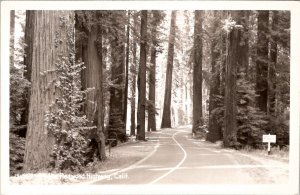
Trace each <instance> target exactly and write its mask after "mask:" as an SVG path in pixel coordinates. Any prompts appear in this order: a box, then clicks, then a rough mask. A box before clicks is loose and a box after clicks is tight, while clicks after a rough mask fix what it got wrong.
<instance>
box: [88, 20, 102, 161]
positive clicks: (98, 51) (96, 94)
mask: <svg viewBox="0 0 300 195" xmlns="http://www.w3.org/2000/svg"><path fill="white" fill-rule="evenodd" d="M87 36H88V38H87V45H86V48H85V49H86V50H85V51H84V55H83V61H84V65H85V69H84V70H83V72H82V73H83V80H82V87H83V89H84V90H86V89H88V88H93V90H92V91H90V92H88V93H87V96H86V101H85V106H84V111H85V114H86V116H87V118H88V119H89V121H91V122H92V123H93V125H95V126H97V129H95V132H94V135H93V136H92V137H94V138H95V140H96V142H97V144H98V151H99V158H100V159H101V160H105V159H106V154H105V137H104V118H103V112H102V110H103V89H102V88H103V87H102V83H103V80H102V78H103V76H102V33H101V29H100V27H99V26H97V25H91V29H90V32H88V35H87Z"/></svg>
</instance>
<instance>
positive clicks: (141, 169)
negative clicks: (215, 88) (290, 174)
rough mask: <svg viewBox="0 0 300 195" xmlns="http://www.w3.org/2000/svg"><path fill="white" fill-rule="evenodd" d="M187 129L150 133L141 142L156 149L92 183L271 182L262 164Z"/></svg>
mask: <svg viewBox="0 0 300 195" xmlns="http://www.w3.org/2000/svg"><path fill="white" fill-rule="evenodd" d="M190 132H191V129H189V128H177V129H166V130H162V131H159V132H155V133H152V135H154V137H151V139H149V141H148V142H144V143H143V144H156V150H155V151H154V152H153V153H152V154H150V155H149V156H147V157H146V158H145V159H144V160H143V161H142V162H139V163H137V164H134V165H132V166H131V167H129V168H126V169H124V170H121V171H119V172H116V173H114V174H111V175H110V176H109V177H107V178H105V179H102V180H98V181H96V182H94V183H93V184H118V185H120V184H255V183H272V182H273V181H272V179H271V178H268V177H266V174H265V173H266V172H267V169H266V167H265V165H262V164H261V163H259V162H256V161H253V160H251V159H249V158H248V157H245V156H242V155H240V154H236V153H235V152H232V151H230V150H228V151H227V150H224V149H218V148H217V147H215V146H214V145H213V144H209V143H207V142H204V141H200V140H194V139H192V138H191V133H190ZM247 158H248V159H247ZM241 159H242V160H241ZM249 162H251V164H249ZM274 168H276V167H274ZM277 168H278V167H277ZM279 168H282V167H279ZM108 178H109V179H108Z"/></svg>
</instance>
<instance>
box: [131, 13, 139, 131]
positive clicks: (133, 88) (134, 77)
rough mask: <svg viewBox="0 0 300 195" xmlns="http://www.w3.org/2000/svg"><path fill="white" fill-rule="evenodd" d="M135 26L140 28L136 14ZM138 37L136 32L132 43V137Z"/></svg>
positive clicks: (134, 18)
mask: <svg viewBox="0 0 300 195" xmlns="http://www.w3.org/2000/svg"><path fill="white" fill-rule="evenodd" d="M133 23H134V24H133V26H134V29H136V28H137V27H138V25H137V13H135V14H134V17H133ZM136 37H137V35H136V33H135V31H134V34H133V41H132V42H133V43H132V60H133V64H132V67H131V70H132V88H131V94H132V95H131V118H130V120H131V122H130V124H131V126H130V135H135V96H136V75H137V70H136V69H137V59H136V58H137V57H136V49H137V38H136Z"/></svg>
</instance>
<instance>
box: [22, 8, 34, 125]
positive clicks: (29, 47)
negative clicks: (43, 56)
mask: <svg viewBox="0 0 300 195" xmlns="http://www.w3.org/2000/svg"><path fill="white" fill-rule="evenodd" d="M34 14H35V12H34V11H33V10H27V11H26V22H25V45H26V46H25V48H24V52H25V55H24V65H25V69H26V71H25V72H24V77H25V78H26V79H27V80H28V81H31V70H32V53H33V44H32V41H33V35H34V29H35V26H34V24H35V15H34ZM30 93H31V92H30V87H29V88H28V90H27V91H26V92H25V94H24V96H25V98H24V100H25V105H24V107H25V110H24V112H23V114H22V116H21V124H24V125H25V124H27V123H28V114H29V100H30Z"/></svg>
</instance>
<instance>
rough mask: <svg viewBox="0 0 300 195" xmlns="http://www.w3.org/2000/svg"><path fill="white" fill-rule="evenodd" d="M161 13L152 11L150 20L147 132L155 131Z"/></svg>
mask: <svg viewBox="0 0 300 195" xmlns="http://www.w3.org/2000/svg"><path fill="white" fill-rule="evenodd" d="M160 12H161V11H159V10H153V11H151V13H152V18H151V19H152V20H151V52H150V71H149V102H150V103H149V107H148V131H150V130H151V131H156V121H155V114H156V110H155V81H156V78H155V74H156V72H155V71H156V55H157V47H158V37H157V36H158V30H157V28H158V25H159V23H160V21H161V18H162V16H161V13H160Z"/></svg>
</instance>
